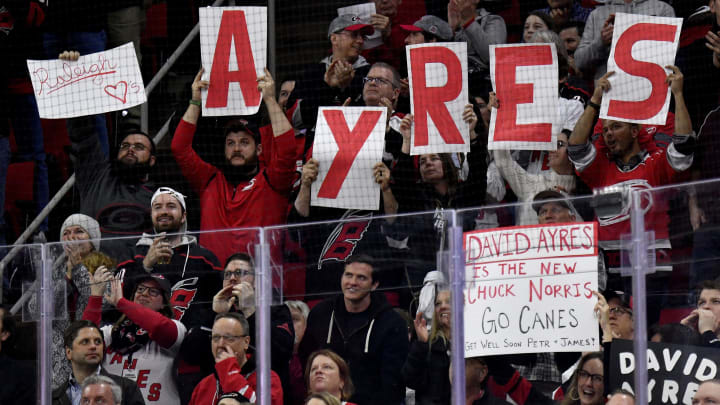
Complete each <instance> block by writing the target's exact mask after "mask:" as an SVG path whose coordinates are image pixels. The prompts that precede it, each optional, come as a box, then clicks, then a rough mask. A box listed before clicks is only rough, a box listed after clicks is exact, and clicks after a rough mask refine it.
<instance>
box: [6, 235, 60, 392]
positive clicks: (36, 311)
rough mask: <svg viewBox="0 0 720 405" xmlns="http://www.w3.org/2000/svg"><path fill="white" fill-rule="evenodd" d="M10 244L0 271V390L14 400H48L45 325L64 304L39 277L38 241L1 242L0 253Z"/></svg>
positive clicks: (48, 282) (40, 248)
mask: <svg viewBox="0 0 720 405" xmlns="http://www.w3.org/2000/svg"><path fill="white" fill-rule="evenodd" d="M11 248H16V249H17V250H18V253H17V255H16V256H15V257H14V259H13V260H11V261H9V262H8V264H7V265H6V266H5V267H4V268H2V270H1V274H2V306H0V375H1V376H2V381H3V386H4V387H5V388H3V391H4V392H13V393H14V394H13V396H14V397H15V398H17V400H18V401H20V402H24V403H40V401H42V403H50V391H49V387H48V386H47V381H44V380H43V375H42V370H44V369H48V368H49V367H50V363H49V362H47V361H46V360H47V359H48V348H49V347H50V342H51V341H52V336H51V334H50V333H49V331H50V327H49V325H50V324H51V323H52V322H55V321H56V320H57V319H61V318H62V317H63V316H64V313H63V310H64V307H63V305H62V303H56V302H55V300H53V290H54V289H55V286H54V285H53V283H52V280H51V279H50V278H49V277H45V276H44V275H45V274H47V273H44V272H43V246H42V245H18V246H14V247H9V246H2V247H0V252H2V254H3V255H4V254H7V252H8V251H10V249H11ZM63 295H64V294H63ZM56 304H60V305H56ZM43 326H45V327H43ZM8 390H10V391H8Z"/></svg>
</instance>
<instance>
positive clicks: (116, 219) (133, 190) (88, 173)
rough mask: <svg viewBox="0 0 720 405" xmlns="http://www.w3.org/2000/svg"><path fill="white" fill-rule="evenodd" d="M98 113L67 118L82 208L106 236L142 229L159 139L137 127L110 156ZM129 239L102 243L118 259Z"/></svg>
mask: <svg viewBox="0 0 720 405" xmlns="http://www.w3.org/2000/svg"><path fill="white" fill-rule="evenodd" d="M79 57H80V54H79V53H78V52H63V53H62V55H61V56H60V58H61V59H64V60H71V61H72V60H77V59H78V58H79ZM94 120H95V116H84V117H78V118H72V119H69V120H68V121H67V123H68V124H67V125H68V134H69V136H70V141H71V146H72V155H73V156H74V157H75V160H74V163H75V187H76V188H77V190H78V192H79V193H80V213H82V214H85V215H88V216H90V217H92V218H95V219H96V220H97V221H98V222H99V223H100V229H101V230H102V236H103V238H111V237H120V236H131V235H139V234H141V233H142V232H146V231H149V230H150V211H149V210H148V209H147V208H146V207H147V206H148V202H149V201H150V197H151V196H152V194H153V192H154V191H155V186H154V184H152V182H151V181H150V172H151V171H152V168H153V167H154V166H155V162H156V156H155V154H156V152H155V142H154V141H153V139H152V138H151V137H150V135H148V134H147V133H145V132H143V131H141V130H139V129H134V128H132V129H129V130H125V132H121V133H119V134H118V135H119V136H118V138H119V139H122V141H121V142H120V145H119V147H118V151H117V155H116V156H115V159H113V160H110V159H109V158H108V156H107V155H106V153H105V152H103V148H102V146H101V145H100V141H99V140H98V136H97V135H96V134H95V132H96V131H97V126H96V125H95V121H94ZM128 243H129V241H128V240H127V239H123V240H114V241H107V242H106V243H103V251H104V252H106V253H108V254H109V255H110V256H111V257H114V258H115V259H124V258H126V257H129V252H128V249H129V248H130V245H129V244H128Z"/></svg>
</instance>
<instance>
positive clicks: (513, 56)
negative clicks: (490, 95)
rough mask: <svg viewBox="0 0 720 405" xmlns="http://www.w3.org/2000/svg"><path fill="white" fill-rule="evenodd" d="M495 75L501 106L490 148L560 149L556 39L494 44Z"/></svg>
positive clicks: (495, 114)
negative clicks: (558, 142)
mask: <svg viewBox="0 0 720 405" xmlns="http://www.w3.org/2000/svg"><path fill="white" fill-rule="evenodd" d="M490 78H491V80H492V85H493V89H495V94H496V96H497V99H498V101H499V106H498V108H497V109H493V114H492V116H491V117H490V128H489V133H488V149H490V150H495V149H522V150H556V149H557V134H558V133H560V131H562V122H561V119H560V114H559V108H558V60H557V51H556V49H555V44H508V45H490Z"/></svg>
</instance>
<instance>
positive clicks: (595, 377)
mask: <svg viewBox="0 0 720 405" xmlns="http://www.w3.org/2000/svg"><path fill="white" fill-rule="evenodd" d="M588 378H592V382H593V383H596V384H600V383H602V382H603V380H604V378H605V377H603V376H602V375H600V374H591V373H588V372H587V371H585V370H578V379H582V380H587V379H588Z"/></svg>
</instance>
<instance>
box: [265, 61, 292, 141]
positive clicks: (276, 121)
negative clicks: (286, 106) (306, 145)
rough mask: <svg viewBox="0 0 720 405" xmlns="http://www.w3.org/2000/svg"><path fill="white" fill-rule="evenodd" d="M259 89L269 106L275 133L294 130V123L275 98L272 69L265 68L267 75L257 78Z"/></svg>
mask: <svg viewBox="0 0 720 405" xmlns="http://www.w3.org/2000/svg"><path fill="white" fill-rule="evenodd" d="M257 83H258V90H260V93H262V99H263V102H264V103H265V107H267V110H268V114H269V115H270V123H271V124H272V129H273V135H274V136H275V137H278V136H280V135H283V134H285V133H286V132H288V131H291V130H292V125H290V121H288V119H287V116H286V115H285V112H284V111H283V109H282V107H280V104H278V102H277V99H276V98H275V80H273V77H272V75H271V74H270V71H268V70H267V68H266V69H265V75H264V76H260V77H258V79H257Z"/></svg>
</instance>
